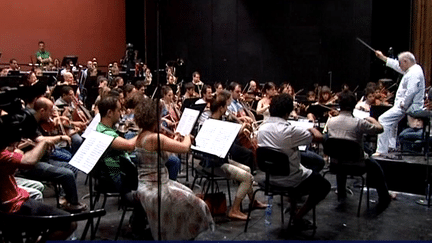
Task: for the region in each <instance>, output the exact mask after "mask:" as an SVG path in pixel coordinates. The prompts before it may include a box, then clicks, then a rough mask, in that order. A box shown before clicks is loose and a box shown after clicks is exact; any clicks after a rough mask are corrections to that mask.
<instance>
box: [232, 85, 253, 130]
mask: <svg viewBox="0 0 432 243" xmlns="http://www.w3.org/2000/svg"><path fill="white" fill-rule="evenodd" d="M227 90H228V91H229V92H230V93H231V97H232V102H231V104H230V105H229V106H228V110H229V111H230V112H232V113H233V114H234V115H235V116H236V117H237V118H238V119H239V120H240V121H241V122H246V123H252V122H253V121H254V120H253V118H252V117H249V116H248V115H247V114H246V111H245V107H244V106H243V104H242V103H241V102H240V95H241V90H242V89H241V86H240V84H238V83H236V82H231V83H230V84H229V85H228V87H227Z"/></svg>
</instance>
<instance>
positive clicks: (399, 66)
mask: <svg viewBox="0 0 432 243" xmlns="http://www.w3.org/2000/svg"><path fill="white" fill-rule="evenodd" d="M375 55H376V56H377V57H378V58H379V59H381V60H383V61H384V62H385V63H386V66H388V67H391V68H392V69H394V70H395V71H396V72H399V73H401V74H403V77H402V80H401V82H400V84H399V87H398V89H397V92H396V97H395V101H394V105H393V107H392V108H390V109H389V110H388V111H386V112H385V113H383V114H382V115H381V116H380V117H379V118H378V121H379V123H381V125H382V126H383V127H384V132H383V133H381V134H379V135H378V142H377V150H376V152H375V153H374V154H373V155H372V156H379V157H389V156H388V152H389V148H393V149H395V148H396V136H397V125H398V123H399V121H400V120H401V119H402V118H403V117H404V116H405V115H406V113H407V112H415V111H418V110H421V109H423V100H424V94H425V79H424V75H423V69H422V68H421V67H420V65H418V64H417V63H416V60H415V57H414V55H413V54H412V53H411V52H402V53H400V54H399V55H398V60H395V59H392V58H388V57H386V56H384V55H383V53H382V52H381V51H375Z"/></svg>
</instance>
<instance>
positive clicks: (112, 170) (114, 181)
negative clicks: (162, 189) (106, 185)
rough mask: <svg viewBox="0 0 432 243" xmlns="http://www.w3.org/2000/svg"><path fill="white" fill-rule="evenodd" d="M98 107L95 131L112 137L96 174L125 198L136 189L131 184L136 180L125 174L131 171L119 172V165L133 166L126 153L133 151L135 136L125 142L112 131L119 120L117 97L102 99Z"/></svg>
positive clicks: (120, 167)
mask: <svg viewBox="0 0 432 243" xmlns="http://www.w3.org/2000/svg"><path fill="white" fill-rule="evenodd" d="M98 107H99V113H100V115H101V121H100V123H99V124H98V125H97V127H96V131H98V132H100V133H103V134H107V135H110V136H112V137H114V140H113V142H112V143H111V146H110V147H109V148H108V151H107V152H106V153H105V154H104V155H103V157H102V158H101V159H100V161H99V162H98V164H97V167H98V170H99V171H98V172H99V173H100V175H101V176H102V177H104V178H105V179H108V181H109V182H110V183H111V185H112V186H114V187H115V189H116V190H117V191H118V192H120V193H121V195H122V196H126V194H128V193H130V192H131V191H132V190H135V189H136V186H137V185H134V184H133V183H131V182H132V181H133V180H134V179H135V180H136V178H130V175H129V176H128V175H126V174H125V173H129V172H131V171H121V169H123V167H122V166H121V163H123V162H124V164H125V168H127V166H128V165H127V163H128V162H129V163H130V165H132V166H133V164H132V162H131V160H130V158H129V155H128V153H127V152H131V151H133V150H134V148H135V141H136V136H135V137H133V138H132V139H129V140H127V139H124V138H122V137H120V136H119V135H118V134H117V132H116V130H115V129H114V125H115V124H116V123H117V122H118V121H119V119H120V110H121V104H120V101H119V100H118V97H115V96H107V97H104V98H103V99H102V100H101V101H100V102H99V104H98ZM130 165H129V166H130Z"/></svg>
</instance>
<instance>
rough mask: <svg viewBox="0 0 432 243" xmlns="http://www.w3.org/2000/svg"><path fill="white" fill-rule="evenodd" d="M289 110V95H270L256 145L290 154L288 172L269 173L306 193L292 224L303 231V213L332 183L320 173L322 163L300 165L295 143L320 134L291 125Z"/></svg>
mask: <svg viewBox="0 0 432 243" xmlns="http://www.w3.org/2000/svg"><path fill="white" fill-rule="evenodd" d="M292 109H293V100H292V98H291V96H290V95H288V94H280V95H278V96H275V97H273V99H272V103H271V105H270V118H269V119H267V122H266V123H264V124H263V125H262V126H261V127H260V128H259V130H258V146H259V147H270V148H273V149H276V150H278V151H281V152H283V153H284V154H286V155H287V156H288V157H289V162H290V174H289V175H288V176H283V177H280V176H279V178H275V177H276V176H272V178H273V179H272V180H274V183H277V184H279V185H281V186H285V187H286V186H291V187H294V190H296V191H297V192H298V194H299V195H302V194H304V193H306V194H309V196H308V198H307V200H306V202H305V203H304V204H303V206H302V207H301V208H300V209H299V210H298V211H296V214H295V215H294V216H293V226H294V227H295V228H297V229H299V230H305V229H308V227H310V226H311V225H312V223H310V222H308V221H307V220H304V219H303V216H304V215H305V214H306V213H307V212H308V211H309V210H311V209H312V208H313V207H315V205H317V204H318V203H319V202H320V201H321V200H323V199H324V198H325V197H326V196H327V194H328V193H329V192H330V187H331V185H330V182H329V181H327V180H326V179H325V178H323V177H322V176H321V175H320V174H319V170H320V169H322V167H321V166H320V167H311V168H312V169H309V168H308V166H307V165H303V163H304V161H303V160H304V159H303V157H302V156H301V153H300V151H299V149H298V146H299V145H309V144H310V143H311V142H312V141H316V142H321V141H322V139H323V136H322V134H321V133H320V132H319V131H318V130H317V129H315V128H309V129H305V128H302V127H297V126H293V125H291V124H290V122H288V121H287V119H288V117H289V115H290V113H291V111H292ZM318 157H320V156H318ZM322 166H324V164H322Z"/></svg>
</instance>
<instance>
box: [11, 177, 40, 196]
mask: <svg viewBox="0 0 432 243" xmlns="http://www.w3.org/2000/svg"><path fill="white" fill-rule="evenodd" d="M15 181H16V183H17V185H18V187H20V188H22V189H24V190H26V191H27V192H28V193H29V196H30V198H32V199H34V200H38V201H41V202H42V201H43V194H42V191H43V190H44V189H45V186H44V185H43V184H42V183H41V182H39V181H35V180H30V179H26V178H21V177H15Z"/></svg>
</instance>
